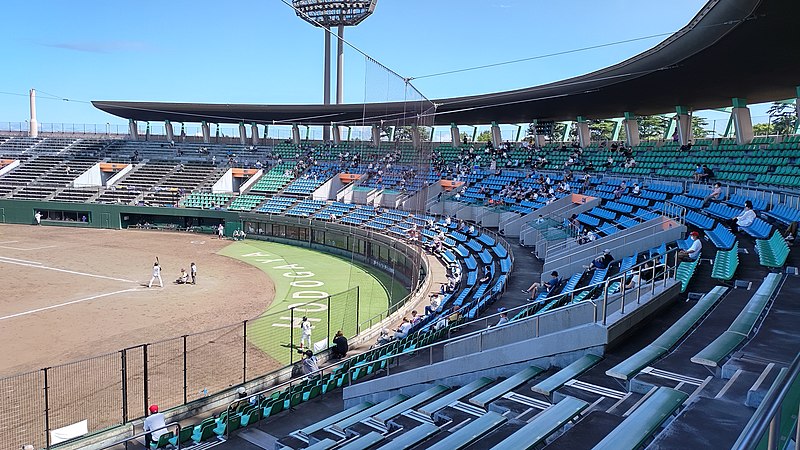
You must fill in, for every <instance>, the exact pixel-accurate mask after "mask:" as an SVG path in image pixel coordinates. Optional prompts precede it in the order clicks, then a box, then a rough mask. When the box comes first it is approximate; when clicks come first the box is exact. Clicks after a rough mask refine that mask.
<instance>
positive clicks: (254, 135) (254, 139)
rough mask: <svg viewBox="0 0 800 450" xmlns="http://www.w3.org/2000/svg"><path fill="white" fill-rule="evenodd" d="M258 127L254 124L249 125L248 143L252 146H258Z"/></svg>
mask: <svg viewBox="0 0 800 450" xmlns="http://www.w3.org/2000/svg"><path fill="white" fill-rule="evenodd" d="M258 141H259V139H258V125H256V123H255V122H253V123H251V124H250V142H251V143H252V144H253V145H258Z"/></svg>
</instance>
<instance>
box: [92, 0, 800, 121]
mask: <svg viewBox="0 0 800 450" xmlns="http://www.w3.org/2000/svg"><path fill="white" fill-rule="evenodd" d="M798 17H800V2H799V1H797V0H724V1H723V0H710V1H709V2H708V3H707V4H706V5H705V6H704V7H703V8H702V9H701V10H700V12H699V13H698V14H697V15H696V16H695V17H694V18H693V19H692V20H691V21H690V22H689V24H687V25H686V26H685V27H683V28H682V29H681V30H679V31H678V32H676V33H674V34H673V35H671V36H669V37H668V38H667V39H665V40H664V41H662V42H661V43H659V44H658V45H656V46H655V47H653V48H651V49H650V50H647V51H645V52H643V53H641V54H639V55H636V56H634V57H632V58H629V59H627V60H625V61H623V62H621V63H618V64H615V65H613V66H609V67H606V68H604V69H600V70H597V71H595V72H591V73H588V74H585V75H581V76H577V77H573V78H569V79H566V80H562V81H558V82H554V83H549V84H544V85H540V86H534V87H530V88H525V89H518V90H512V91H505V92H495V93H490V94H482V95H473V96H466V97H455V98H446V99H438V100H433V102H434V103H435V104H436V106H437V108H436V116H435V123H436V124H449V123H458V124H487V123H491V122H493V121H494V122H499V123H520V122H528V121H531V120H532V119H539V120H573V119H575V118H576V117H577V116H579V115H580V116H584V117H587V118H598V119H600V118H611V117H621V116H622V114H623V112H625V111H631V112H634V113H635V114H638V115H650V114H659V113H665V112H670V111H674V110H675V106H676V105H683V106H687V107H689V108H691V109H694V110H699V109H710V108H719V107H725V106H730V105H731V98H732V97H739V98H746V99H747V101H748V102H749V103H759V102H766V101H772V100H779V99H786V98H790V97H794V96H795V86H797V85H800V75H798V74H800V58H797V57H795V55H794V53H795V50H796V48H797V47H798V44H800V39H798V34H797V30H796V21H797V18H798ZM92 104H93V105H94V106H95V107H97V108H99V109H101V110H103V111H105V112H108V113H110V114H113V115H116V116H119V117H123V118H126V119H134V120H139V121H164V120H170V121H173V122H200V121H208V122H213V123H217V122H219V123H237V122H246V123H250V122H258V123H276V124H290V123H303V124H310V125H327V124H330V123H339V124H345V125H361V124H370V123H377V122H380V121H385V122H392V121H394V120H400V121H402V122H408V121H409V120H413V118H412V117H408V112H407V111H423V110H425V109H426V108H425V106H424V105H423V104H421V103H420V104H418V105H414V106H412V107H409V105H408V104H403V103H402V102H395V103H370V104H367V105H364V104H343V105H327V106H326V105H255V104H203V103H164V102H123V101H93V102H92Z"/></svg>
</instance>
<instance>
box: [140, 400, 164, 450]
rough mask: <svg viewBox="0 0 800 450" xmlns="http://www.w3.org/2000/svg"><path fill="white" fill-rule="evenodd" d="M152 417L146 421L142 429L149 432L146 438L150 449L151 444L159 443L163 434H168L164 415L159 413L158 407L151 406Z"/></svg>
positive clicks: (148, 417)
mask: <svg viewBox="0 0 800 450" xmlns="http://www.w3.org/2000/svg"><path fill="white" fill-rule="evenodd" d="M149 409H150V415H149V416H147V418H146V419H144V423H143V424H142V429H143V430H144V431H145V432H147V434H145V436H144V441H145V446H146V448H150V443H152V442H158V439H159V438H160V437H161V435H162V434H165V433H166V432H167V429H166V428H164V427H165V426H166V422H165V420H164V414H163V413H160V412H158V405H150V408H149Z"/></svg>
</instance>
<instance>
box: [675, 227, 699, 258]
mask: <svg viewBox="0 0 800 450" xmlns="http://www.w3.org/2000/svg"><path fill="white" fill-rule="evenodd" d="M689 237H690V238H691V239H692V245H691V247H689V249H688V250H681V251H679V252H678V261H679V262H693V261H697V259H698V258H700V253H701V252H702V250H703V243H702V242H701V241H700V233H698V232H697V231H692V232H691V233H689Z"/></svg>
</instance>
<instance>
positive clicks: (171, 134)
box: [164, 120, 175, 142]
mask: <svg viewBox="0 0 800 450" xmlns="http://www.w3.org/2000/svg"><path fill="white" fill-rule="evenodd" d="M164 132H165V133H166V134H167V141H169V142H172V141H174V140H175V129H174V128H172V122H170V121H169V120H165V121H164Z"/></svg>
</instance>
